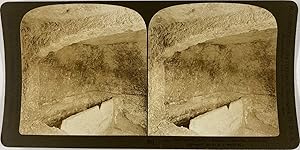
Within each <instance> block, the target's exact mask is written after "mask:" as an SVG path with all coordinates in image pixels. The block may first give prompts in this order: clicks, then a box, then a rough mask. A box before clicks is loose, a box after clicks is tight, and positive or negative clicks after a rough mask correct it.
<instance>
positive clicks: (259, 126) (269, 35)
mask: <svg viewBox="0 0 300 150" xmlns="http://www.w3.org/2000/svg"><path fill="white" fill-rule="evenodd" d="M199 14H201V15H199ZM148 36H149V41H148V42H149V50H150V52H149V55H150V57H149V75H150V77H149V108H150V109H149V115H148V116H149V120H150V121H149V124H148V126H149V128H148V132H149V134H150V135H163V134H164V133H162V132H163V131H162V132H158V126H161V124H160V122H161V120H167V121H168V122H171V123H173V124H176V125H177V126H181V125H182V124H186V122H189V120H190V119H192V118H194V117H197V116H199V115H201V114H203V113H205V112H209V111H212V110H214V109H216V108H219V107H222V106H224V105H227V104H229V103H231V102H233V101H236V100H239V99H247V102H246V104H245V105H247V107H246V108H247V109H244V110H245V112H246V113H245V115H243V120H244V121H243V123H242V124H243V126H244V127H241V128H242V129H241V130H240V129H239V130H238V131H237V133H236V135H239V136H244V135H248V136H255V135H260V136H262V135H263V136H276V135H278V117H277V107H276V104H277V103H276V88H275V87H276V86H275V83H276V78H275V77H276V74H275V73H276V70H275V68H276V58H275V56H276V54H275V52H276V39H277V25H276V20H275V18H274V17H273V15H272V14H271V13H270V12H268V11H267V10H265V9H263V8H259V7H256V6H251V5H245V4H229V3H215V4H214V3H209V4H186V5H178V6H172V7H168V8H165V9H163V10H161V11H159V12H158V13H156V15H155V16H154V17H153V18H152V20H151V23H150V26H149V35H148ZM155 74H156V75H155ZM267 105H268V106H269V109H268V111H262V108H267V107H266V106H267ZM246 114H248V115H246ZM253 116H257V117H253ZM267 116H268V117H267ZM247 117H249V119H247ZM265 117H266V118H267V119H263V118H265ZM251 118H252V119H251ZM253 118H255V119H253ZM250 120H252V121H250ZM208 124H209V123H207V125H208ZM271 124H272V125H271ZM203 126H205V125H203ZM161 128H163V127H161ZM244 129H245V130H244ZM246 129H247V130H246ZM203 130H204V129H203ZM160 131H161V130H160ZM255 131H258V132H255ZM261 131H267V132H261ZM178 132H179V131H178ZM224 132H225V131H224ZM168 134H170V135H172V134H173V135H177V134H178V133H177V131H176V130H174V131H173V132H172V133H168ZM198 135H199V134H198Z"/></svg>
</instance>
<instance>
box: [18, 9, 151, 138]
mask: <svg viewBox="0 0 300 150" xmlns="http://www.w3.org/2000/svg"><path fill="white" fill-rule="evenodd" d="M21 42H22V49H21V51H22V71H23V73H22V83H23V84H22V93H23V94H22V108H21V124H20V133H22V134H50V133H51V132H50V133H49V132H43V131H44V130H46V129H45V128H46V127H47V126H48V127H52V126H57V124H59V122H61V120H62V119H65V118H66V117H68V116H70V115H73V114H74V113H77V112H80V111H84V110H85V109H87V108H89V107H91V106H93V105H97V104H100V103H101V102H103V101H106V100H109V99H111V98H112V97H120V96H121V97H123V98H124V99H123V100H124V101H125V102H123V103H118V105H120V106H118V109H120V110H127V111H129V110H130V112H134V111H137V112H139V113H140V114H139V115H137V114H132V116H131V119H129V120H130V121H131V122H132V123H133V124H139V125H141V126H142V128H143V129H144V130H146V124H145V122H146V117H147V116H146V94H147V93H146V91H147V64H146V61H147V56H146V27H145V23H144V22H143V19H142V18H141V17H140V16H139V14H138V13H136V12H135V11H133V10H130V9H128V8H124V7H119V6H112V5H94V4H93V5H92V4H91V5H89V4H84V5H83V4H68V5H51V6H44V7H39V8H36V9H33V10H31V11H30V12H28V13H27V14H26V15H25V16H24V18H23V19H22V22H21ZM126 95H128V96H130V95H132V96H135V97H137V98H134V97H131V98H129V99H132V101H135V102H136V103H134V104H133V103H132V102H130V101H129V100H125V99H128V96H127V98H126ZM135 99H136V100H135ZM137 105H138V106H140V107H137ZM123 113H124V115H125V116H126V115H130V114H128V113H129V112H123ZM129 118H130V117H129ZM133 118H135V119H133ZM36 122H38V123H36ZM41 124H43V125H41ZM41 127H43V129H40V128H41ZM48 130H49V131H51V129H47V131H48ZM60 133H61V132H59V133H58V134H60ZM145 133H146V132H144V133H143V134H145ZM52 134H57V132H52Z"/></svg>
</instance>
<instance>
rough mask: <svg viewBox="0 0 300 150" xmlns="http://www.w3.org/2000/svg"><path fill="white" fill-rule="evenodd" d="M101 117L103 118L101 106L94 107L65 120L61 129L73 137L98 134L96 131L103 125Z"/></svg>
mask: <svg viewBox="0 0 300 150" xmlns="http://www.w3.org/2000/svg"><path fill="white" fill-rule="evenodd" d="M99 116H101V111H100V110H99V106H95V107H92V108H90V109H87V110H85V111H83V112H80V113H77V114H75V115H73V116H71V117H69V118H67V119H65V120H63V121H62V125H61V129H62V130H64V131H65V132H67V133H68V134H72V135H93V134H97V133H96V131H97V130H98V127H99V125H100V124H101V117H99Z"/></svg>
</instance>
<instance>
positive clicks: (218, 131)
mask: <svg viewBox="0 0 300 150" xmlns="http://www.w3.org/2000/svg"><path fill="white" fill-rule="evenodd" d="M242 122H243V102H242V100H238V101H235V102H232V103H231V104H230V106H229V108H227V106H223V107H221V108H218V109H215V110H212V111H210V112H207V113H205V114H203V115H200V116H198V117H196V118H194V119H192V120H191V121H190V125H189V129H190V130H192V131H195V132H197V133H198V134H199V135H201V136H233V135H235V134H236V132H237V131H238V130H239V128H240V127H241V126H242Z"/></svg>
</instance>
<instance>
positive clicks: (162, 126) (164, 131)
mask: <svg viewBox="0 0 300 150" xmlns="http://www.w3.org/2000/svg"><path fill="white" fill-rule="evenodd" d="M153 134H155V135H161V136H198V133H197V132H195V131H192V130H190V129H188V128H185V127H178V126H176V125H175V124H174V123H172V122H169V121H166V120H162V121H161V122H160V123H159V125H158V126H157V129H156V132H155V133H153Z"/></svg>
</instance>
